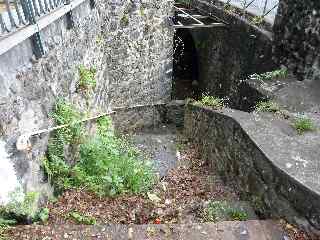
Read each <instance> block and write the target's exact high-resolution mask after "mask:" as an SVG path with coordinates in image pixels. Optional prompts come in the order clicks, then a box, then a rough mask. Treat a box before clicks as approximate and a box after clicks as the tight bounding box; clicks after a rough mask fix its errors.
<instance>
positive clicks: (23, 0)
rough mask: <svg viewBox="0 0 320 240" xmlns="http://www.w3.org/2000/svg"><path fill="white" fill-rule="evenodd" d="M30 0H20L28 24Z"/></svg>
mask: <svg viewBox="0 0 320 240" xmlns="http://www.w3.org/2000/svg"><path fill="white" fill-rule="evenodd" d="M27 1H28V0H20V3H21V8H22V12H23V15H24V19H25V21H26V25H27V24H29V23H30V19H29V15H28V11H29V10H28V3H27Z"/></svg>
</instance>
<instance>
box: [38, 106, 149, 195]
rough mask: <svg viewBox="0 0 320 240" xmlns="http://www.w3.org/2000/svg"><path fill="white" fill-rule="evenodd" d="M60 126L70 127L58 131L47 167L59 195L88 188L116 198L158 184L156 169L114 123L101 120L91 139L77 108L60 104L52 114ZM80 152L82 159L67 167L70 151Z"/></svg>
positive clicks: (46, 161) (51, 145)
mask: <svg viewBox="0 0 320 240" xmlns="http://www.w3.org/2000/svg"><path fill="white" fill-rule="evenodd" d="M51 115H52V117H53V118H54V120H55V121H56V123H57V124H59V125H61V124H70V127H66V128H63V129H60V130H58V131H57V132H56V133H55V135H54V136H53V137H52V139H51V140H50V144H49V148H48V157H47V158H46V159H44V160H43V164H42V166H43V168H44V170H45V172H46V173H47V175H48V177H49V179H50V180H51V182H52V183H53V185H54V187H55V190H57V191H58V192H61V191H64V190H66V189H70V188H78V189H79V188H84V189H86V190H88V191H92V192H94V193H96V194H98V195H109V196H110V195H116V194H122V193H128V192H130V193H139V192H143V191H146V190H147V189H148V188H149V187H150V186H151V185H152V184H153V182H154V180H155V178H154V173H153V170H152V166H151V165H150V163H149V162H148V161H146V160H145V159H144V158H143V157H141V154H139V152H138V151H137V150H136V149H135V148H133V147H132V146H130V144H128V142H126V141H125V140H123V139H121V138H118V137H116V136H115V135H114V133H113V131H112V128H111V120H110V118H108V117H101V118H100V119H99V120H98V121H97V133H96V134H95V135H94V136H90V135H88V134H87V133H86V131H85V129H84V126H83V124H81V123H79V120H80V118H81V114H80V113H79V112H78V111H77V110H76V109H75V107H74V106H72V105H71V104H69V103H67V102H65V101H61V100H60V101H58V102H57V104H56V106H55V110H54V112H53V113H52V114H51ZM74 146H79V148H78V149H79V150H78V152H77V153H74V154H75V155H78V159H76V161H75V162H74V163H73V164H67V159H66V157H65V152H66V150H67V149H68V148H73V149H77V148H75V147H74Z"/></svg>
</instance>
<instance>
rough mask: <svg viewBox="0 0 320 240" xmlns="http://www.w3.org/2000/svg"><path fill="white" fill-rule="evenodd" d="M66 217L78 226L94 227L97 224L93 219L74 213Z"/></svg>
mask: <svg viewBox="0 0 320 240" xmlns="http://www.w3.org/2000/svg"><path fill="white" fill-rule="evenodd" d="M68 217H69V218H70V219H72V220H73V221H75V222H76V223H78V224H85V225H95V224H96V223H97V220H96V219H95V218H94V217H91V216H87V215H83V214H81V213H79V212H76V211H73V212H70V213H69V214H68Z"/></svg>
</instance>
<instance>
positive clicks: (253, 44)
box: [190, 0, 277, 101]
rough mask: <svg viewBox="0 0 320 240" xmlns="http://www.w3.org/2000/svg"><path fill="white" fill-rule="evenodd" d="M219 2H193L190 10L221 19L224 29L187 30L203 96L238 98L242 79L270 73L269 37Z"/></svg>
mask: <svg viewBox="0 0 320 240" xmlns="http://www.w3.org/2000/svg"><path fill="white" fill-rule="evenodd" d="M219 3H220V5H221V2H220V1H218V0H215V1H209V0H194V1H193V4H192V6H193V7H195V8H197V9H198V10H199V11H200V12H202V13H203V14H206V15H214V16H217V17H219V18H220V19H223V20H224V21H225V22H226V23H227V25H226V26H225V27H215V28H204V29H195V30H190V33H191V34H192V36H193V38H194V42H195V45H196V48H197V53H198V59H199V84H200V88H201V91H202V92H206V93H210V94H212V95H216V96H220V97H228V96H229V97H230V100H231V101H232V97H233V96H234V95H237V93H236V92H237V89H238V84H239V83H240V81H241V79H246V77H247V76H248V75H250V74H253V73H262V72H267V71H272V70H274V69H275V68H277V65H276V64H275V63H274V62H273V60H272V33H271V32H268V31H266V30H263V29H259V28H257V27H256V26H254V25H252V24H251V23H250V22H249V21H247V20H246V19H245V18H240V17H239V16H237V15H236V14H232V13H228V12H226V11H224V10H223V8H222V7H219Z"/></svg>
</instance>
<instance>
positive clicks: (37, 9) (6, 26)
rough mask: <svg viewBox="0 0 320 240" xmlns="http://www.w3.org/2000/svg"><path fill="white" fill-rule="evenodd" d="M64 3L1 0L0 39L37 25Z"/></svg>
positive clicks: (46, 0)
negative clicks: (23, 28) (31, 25)
mask: <svg viewBox="0 0 320 240" xmlns="http://www.w3.org/2000/svg"><path fill="white" fill-rule="evenodd" d="M64 1H65V0H0V38H1V37H4V36H6V35H7V34H9V33H11V32H14V31H16V30H18V29H19V28H22V27H24V26H27V25H30V24H35V23H36V21H37V20H38V19H39V18H40V17H42V16H44V15H46V14H48V13H50V12H52V11H54V10H55V9H57V8H59V7H61V6H63V5H64V4H66V3H67V2H64ZM68 2H70V1H68ZM1 9H2V12H1Z"/></svg>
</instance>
